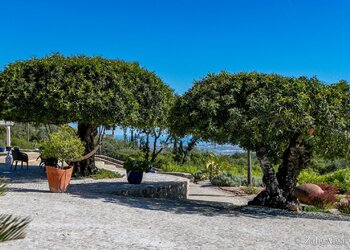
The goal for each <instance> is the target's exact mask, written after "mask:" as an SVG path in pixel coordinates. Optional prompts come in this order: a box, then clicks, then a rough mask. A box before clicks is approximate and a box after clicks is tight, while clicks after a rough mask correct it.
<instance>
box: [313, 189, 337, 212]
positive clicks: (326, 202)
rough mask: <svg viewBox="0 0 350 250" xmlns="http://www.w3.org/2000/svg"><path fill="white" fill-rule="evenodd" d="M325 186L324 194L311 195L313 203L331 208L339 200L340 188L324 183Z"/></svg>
mask: <svg viewBox="0 0 350 250" xmlns="http://www.w3.org/2000/svg"><path fill="white" fill-rule="evenodd" d="M321 188H322V187H321ZM323 188H324V189H323V191H324V192H323V193H322V194H311V195H310V201H311V204H313V205H314V206H315V207H318V208H323V209H325V208H331V207H333V206H334V204H335V203H336V201H337V193H338V189H337V188H335V187H332V186H329V185H324V186H323Z"/></svg>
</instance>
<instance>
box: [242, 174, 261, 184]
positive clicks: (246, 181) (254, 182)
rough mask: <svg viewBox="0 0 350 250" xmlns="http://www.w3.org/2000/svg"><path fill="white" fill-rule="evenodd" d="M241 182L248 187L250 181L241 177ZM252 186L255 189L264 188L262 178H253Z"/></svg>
mask: <svg viewBox="0 0 350 250" xmlns="http://www.w3.org/2000/svg"><path fill="white" fill-rule="evenodd" d="M241 180H242V181H241V182H242V186H248V180H247V177H246V176H241ZM251 186H253V187H262V186H263V181H262V178H261V177H260V176H252V184H251Z"/></svg>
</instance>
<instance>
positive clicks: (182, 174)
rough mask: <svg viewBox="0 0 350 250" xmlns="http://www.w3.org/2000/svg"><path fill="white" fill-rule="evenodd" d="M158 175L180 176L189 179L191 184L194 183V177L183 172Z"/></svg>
mask: <svg viewBox="0 0 350 250" xmlns="http://www.w3.org/2000/svg"><path fill="white" fill-rule="evenodd" d="M158 174H167V175H173V176H178V177H182V178H186V179H189V180H190V182H194V177H193V175H191V174H189V173H182V172H158Z"/></svg>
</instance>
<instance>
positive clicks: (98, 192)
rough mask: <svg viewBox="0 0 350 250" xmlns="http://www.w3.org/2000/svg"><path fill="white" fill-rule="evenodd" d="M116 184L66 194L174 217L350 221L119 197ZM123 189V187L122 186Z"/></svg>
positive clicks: (81, 186) (92, 185)
mask: <svg viewBox="0 0 350 250" xmlns="http://www.w3.org/2000/svg"><path fill="white" fill-rule="evenodd" d="M117 184H118V183H116V182H103V181H100V182H93V183H76V184H71V185H70V187H69V188H68V191H67V192H68V193H70V194H72V195H75V196H78V197H81V198H84V199H100V200H103V201H104V202H111V203H116V204H119V205H124V206H128V207H134V208H140V209H147V210H156V211H163V212H169V213H174V214H201V215H204V216H228V217H238V216H245V217H251V218H255V219H281V218H283V217H288V218H305V219H315V220H333V221H350V217H347V216H337V215H331V214H322V213H309V212H299V213H297V212H290V211H285V210H281V209H272V208H266V207H258V206H236V205H233V204H231V203H225V202H214V201H202V200H193V199H191V200H175V199H159V198H144V197H131V196H118V195H114V194H113V189H114V187H113V186H115V185H117ZM122 184H123V185H125V183H122Z"/></svg>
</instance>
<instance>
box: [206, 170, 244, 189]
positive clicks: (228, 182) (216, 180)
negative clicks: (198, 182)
mask: <svg viewBox="0 0 350 250" xmlns="http://www.w3.org/2000/svg"><path fill="white" fill-rule="evenodd" d="M210 182H211V184H213V185H214V186H220V187H239V186H241V185H242V181H241V178H240V177H239V176H234V175H232V174H231V173H227V172H224V173H221V174H218V175H215V176H214V177H213V178H212V179H211V180H210Z"/></svg>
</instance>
